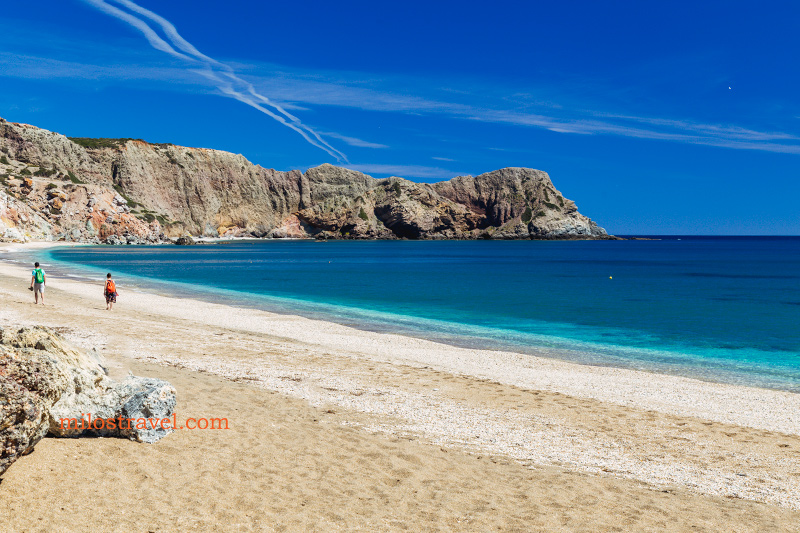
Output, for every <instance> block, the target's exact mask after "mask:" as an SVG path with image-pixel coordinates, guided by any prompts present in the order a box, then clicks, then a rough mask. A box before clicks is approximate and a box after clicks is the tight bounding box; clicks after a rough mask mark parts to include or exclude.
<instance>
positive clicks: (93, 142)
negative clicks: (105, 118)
mask: <svg viewBox="0 0 800 533" xmlns="http://www.w3.org/2000/svg"><path fill="white" fill-rule="evenodd" d="M67 138H68V139H69V140H70V141H72V142H74V143H75V144H78V145H80V146H83V147H84V148H94V149H97V148H119V147H120V146H122V145H123V144H125V143H126V142H128V141H141V139H104V138H103V139H90V138H89V137H67ZM142 142H144V141H142Z"/></svg>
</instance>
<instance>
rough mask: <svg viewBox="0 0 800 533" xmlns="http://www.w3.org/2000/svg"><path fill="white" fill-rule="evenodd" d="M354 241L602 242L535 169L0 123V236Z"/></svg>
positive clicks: (123, 241)
mask: <svg viewBox="0 0 800 533" xmlns="http://www.w3.org/2000/svg"><path fill="white" fill-rule="evenodd" d="M187 234H189V235H193V236H195V237H197V236H206V237H218V236H228V237H235V236H239V237H271V238H286V237H294V238H308V237H318V238H361V239H392V238H409V239H444V238H447V239H479V238H483V239H486V238H493V239H550V238H562V239H565V238H586V239H603V238H609V237H608V235H607V234H606V232H605V230H603V229H602V228H600V227H598V226H597V225H596V224H595V223H594V222H592V221H591V220H590V219H588V218H586V217H585V216H583V215H581V214H580V213H578V210H577V207H576V206H575V203H574V202H572V201H571V200H567V199H565V198H564V197H563V196H562V195H561V193H560V192H558V190H556V188H555V187H554V186H553V183H552V182H551V181H550V177H549V176H548V175H547V174H546V173H545V172H542V171H539V170H533V169H527V168H506V169H502V170H497V171H494V172H489V173H487V174H482V175H480V176H477V177H471V176H461V177H457V178H454V179H452V180H450V181H446V182H441V183H435V184H423V183H415V182H412V181H408V180H405V179H402V178H397V177H392V178H386V179H373V178H371V177H370V176H367V175H365V174H362V173H360V172H355V171H353V170H348V169H345V168H340V167H335V166H332V165H328V164H325V165H322V166H319V167H316V168H312V169H309V170H308V171H306V172H305V173H301V172H299V171H296V170H293V171H289V172H279V171H276V170H272V169H265V168H262V167H260V166H258V165H253V164H251V163H250V162H249V161H247V159H245V158H244V157H243V156H241V155H235V154H231V153H228V152H222V151H218V150H207V149H198V148H185V147H181V146H175V145H171V144H151V143H146V142H144V141H140V140H133V139H68V138H67V137H64V136H63V135H59V134H57V133H52V132H49V131H46V130H43V129H40V128H36V127H34V126H28V125H25V124H16V123H10V122H6V121H3V120H2V119H0V238H5V239H6V240H24V239H26V238H30V239H45V240H67V241H84V242H107V243H110V244H132V243H153V242H164V241H166V240H168V239H169V238H175V237H179V236H185V235H187Z"/></svg>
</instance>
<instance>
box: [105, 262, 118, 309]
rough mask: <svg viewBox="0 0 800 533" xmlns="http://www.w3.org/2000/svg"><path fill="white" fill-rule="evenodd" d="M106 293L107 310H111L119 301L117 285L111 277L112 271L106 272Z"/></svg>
mask: <svg viewBox="0 0 800 533" xmlns="http://www.w3.org/2000/svg"><path fill="white" fill-rule="evenodd" d="M104 293H105V295H106V311H110V310H111V308H112V307H114V304H115V303H117V285H116V284H115V283H114V280H113V279H111V272H109V273H108V274H106V288H105V291H104Z"/></svg>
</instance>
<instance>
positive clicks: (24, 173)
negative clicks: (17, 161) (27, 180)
mask: <svg viewBox="0 0 800 533" xmlns="http://www.w3.org/2000/svg"><path fill="white" fill-rule="evenodd" d="M19 175H20V176H30V175H31V171H30V170H28V169H27V168H23V169H22V171H21V172H20V173H19Z"/></svg>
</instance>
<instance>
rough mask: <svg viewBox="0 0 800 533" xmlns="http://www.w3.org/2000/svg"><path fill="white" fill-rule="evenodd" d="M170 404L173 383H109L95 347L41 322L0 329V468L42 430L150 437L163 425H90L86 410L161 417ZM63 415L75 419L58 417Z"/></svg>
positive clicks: (136, 380)
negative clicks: (76, 343)
mask: <svg viewBox="0 0 800 533" xmlns="http://www.w3.org/2000/svg"><path fill="white" fill-rule="evenodd" d="M174 408H175V389H174V388H173V387H172V386H171V385H170V384H169V383H167V382H165V381H162V380H158V379H152V378H141V377H135V376H128V377H127V378H126V379H124V380H123V381H122V382H115V381H112V380H111V379H110V378H109V377H108V376H107V375H106V372H105V370H104V369H103V367H102V365H101V359H100V357H99V356H98V355H97V354H96V353H87V352H85V351H83V350H79V349H77V348H76V347H74V346H72V345H70V344H69V343H67V342H65V341H64V340H63V339H62V338H61V337H60V336H59V335H58V334H57V333H55V332H53V331H52V330H50V329H48V328H44V327H26V328H17V329H12V328H0V474H2V473H3V472H4V471H5V470H6V469H7V468H8V467H9V465H10V464H11V463H12V462H14V461H15V460H16V459H17V458H18V457H20V456H23V455H25V454H27V453H30V452H31V451H32V450H33V447H34V446H35V445H36V443H37V442H39V440H41V439H42V438H43V437H44V436H45V435H48V434H50V435H52V436H54V437H79V436H83V435H97V436H110V437H124V438H128V439H131V440H137V441H140V442H150V443H152V442H155V441H157V440H158V439H160V438H162V437H163V436H165V435H167V434H168V433H170V432H171V431H172V430H171V428H170V429H163V428H162V427H161V425H159V426H157V427H155V428H153V427H152V425H147V427H137V425H135V424H128V423H125V424H119V426H121V427H115V428H110V427H108V426H107V425H106V424H103V427H102V428H98V427H99V425H100V424H94V427H91V426H90V424H88V422H89V421H90V418H89V417H91V420H97V419H100V418H103V419H112V418H114V419H116V418H117V417H120V418H122V419H146V418H151V419H156V418H158V419H163V418H170V417H171V416H172V413H173V411H174ZM67 419H73V420H75V422H74V423H70V422H67V423H66V424H65V423H64V422H63V421H64V420H67ZM167 427H169V425H167Z"/></svg>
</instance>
